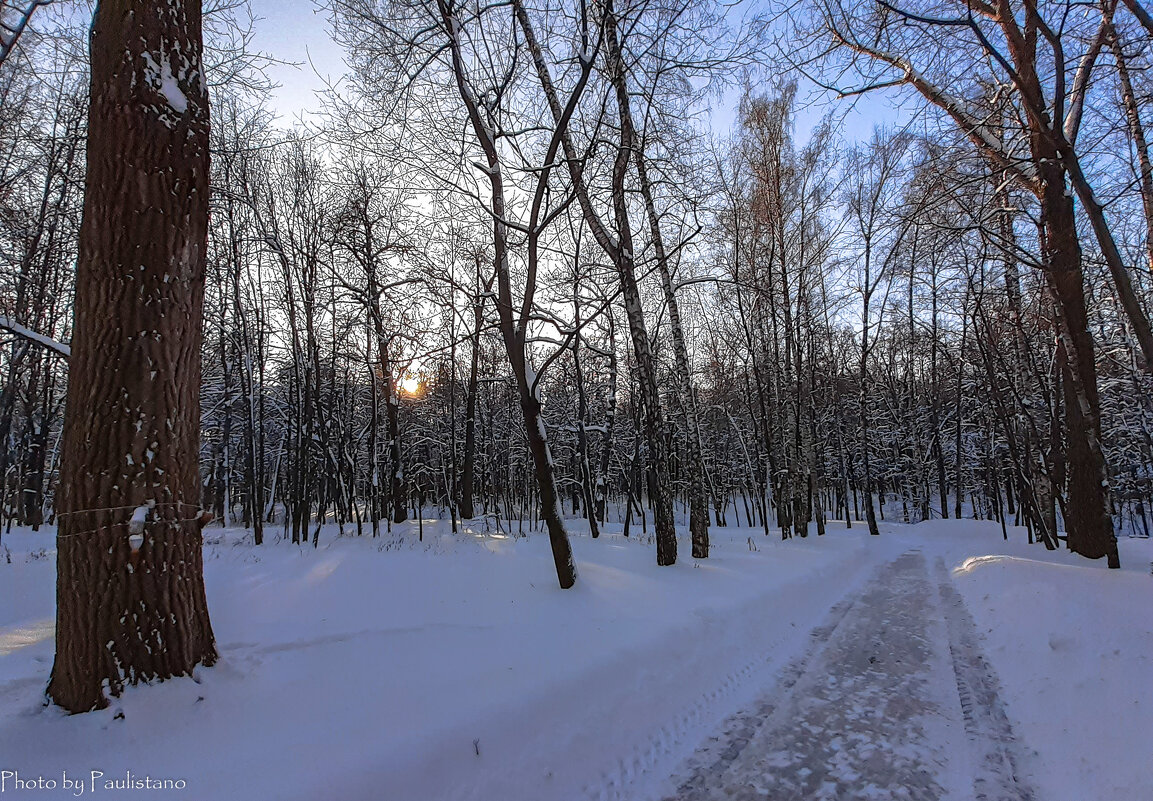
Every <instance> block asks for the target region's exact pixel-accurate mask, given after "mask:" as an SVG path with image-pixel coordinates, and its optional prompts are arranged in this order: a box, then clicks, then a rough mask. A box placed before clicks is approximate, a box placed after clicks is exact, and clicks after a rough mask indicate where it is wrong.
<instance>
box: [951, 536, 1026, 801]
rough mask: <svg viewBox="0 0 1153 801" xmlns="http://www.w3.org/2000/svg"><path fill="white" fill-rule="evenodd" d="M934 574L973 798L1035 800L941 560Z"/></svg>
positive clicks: (973, 630)
mask: <svg viewBox="0 0 1153 801" xmlns="http://www.w3.org/2000/svg"><path fill="white" fill-rule="evenodd" d="M935 570H936V574H937V586H938V592H939V593H940V596H941V608H942V610H943V611H944V614H945V623H946V625H947V626H948V630H949V653H950V655H951V656H952V661H953V673H954V676H955V678H956V681H957V695H958V697H959V698H960V700H961V713H962V716H963V717H964V721H965V734H966V735H967V736H968V740H969V750H970V755H971V757H972V765H973V796H974V798H975V799H976V801H1033V799H1034V795H1033V791H1032V789H1031V788H1030V787H1029V785H1028V784H1027V783H1026V782H1025V781H1024V780H1023V779H1022V778H1021V777H1020V771H1019V769H1018V761H1019V756H1018V755H1019V753H1020V751H1019V746H1018V744H1017V740H1016V737H1014V735H1013V727H1012V725H1010V723H1009V719H1008V717H1007V716H1006V715H1005V705H1004V704H1003V703H1002V701H1001V698H1000V695H999V683H998V681H997V677H996V675H995V674H994V673H993V669H992V668H991V667H990V666H989V664H988V662H986V661H985V658H984V656H982V654H981V649H980V647H979V645H978V638H977V627H976V626H975V625H974V623H973V618H972V616H971V615H970V614H969V610H968V609H966V608H965V604H964V601H962V600H961V596H960V594H959V593H958V592H957V590H956V588H955V587H954V586H953V581H952V579H950V578H949V572H948V570H947V569H946V567H945V560H944V559H942V558H941V557H937V560H936V564H935Z"/></svg>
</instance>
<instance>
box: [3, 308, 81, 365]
mask: <svg viewBox="0 0 1153 801" xmlns="http://www.w3.org/2000/svg"><path fill="white" fill-rule="evenodd" d="M0 330H4V331H8V332H10V333H13V334H15V335H16V336H18V337H22V338H24V339H27V340H29V341H30V342H35V343H36V344H37V345H40V346H41V347H44V348H48V350H50V351H53V352H55V353H56V354H57V355H58V356H60V357H62V358H65V359H67V358H69V357H70V356H71V355H72V348H71V346H69V345H66V344H65V343H63V342H59V341H57V340H55V339H53V338H52V337H50V336H46V335H45V334H41V333H39V332H36V331H33V330H32V329H31V328H28V327H26V326H23V325H20V323H18V322H16V321H15V320H11V319H9V318H7V317H0Z"/></svg>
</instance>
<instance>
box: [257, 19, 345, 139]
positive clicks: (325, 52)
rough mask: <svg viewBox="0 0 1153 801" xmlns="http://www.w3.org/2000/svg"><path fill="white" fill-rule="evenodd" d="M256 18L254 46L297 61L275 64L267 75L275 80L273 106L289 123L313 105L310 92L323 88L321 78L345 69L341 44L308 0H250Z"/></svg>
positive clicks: (312, 96) (313, 100)
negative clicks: (331, 35) (335, 40)
mask: <svg viewBox="0 0 1153 801" xmlns="http://www.w3.org/2000/svg"><path fill="white" fill-rule="evenodd" d="M251 4H252V12H253V14H255V15H256V16H257V17H258V18H259V19H257V21H256V29H255V40H254V43H253V44H254V46H255V47H256V48H257V49H258V50H261V51H263V52H265V53H267V54H269V55H271V56H274V57H276V58H279V59H283V60H284V61H290V62H296V63H297V64H298V66H289V65H280V66H274V67H272V68H271V69H270V70H269V77H270V78H272V79H273V80H274V81H275V82H276V83H279V84H280V88H278V89H277V90H276V91H275V92H274V103H273V105H274V107H275V108H276V109H277V110H278V111H279V113H280V115H281V117H282V120H281V121H282V123H284V124H288V123H290V122H291V121H292V120H293V119H294V118H296V117H297V116H298V115H300V114H301V113H302V112H305V111H308V110H310V109H315V108H316V106H317V102H316V98H315V95H314V93H315V92H316V91H318V90H320V89H323V88H324V78H329V77H330V78H331V79H332V80H336V79H337V78H339V77H340V75H341V74H343V72H344V61H343V60H342V57H341V51H340V48H339V47H337V46H336V45H335V44H334V43H333V42H332V40H331V39H330V38H329V35H328V23H327V20H326V16H325V14H323V13H322V12H319V11H317V10H316V5H315V4H314V3H313V1H312V0H251Z"/></svg>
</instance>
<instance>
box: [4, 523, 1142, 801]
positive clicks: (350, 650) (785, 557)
mask: <svg viewBox="0 0 1153 801" xmlns="http://www.w3.org/2000/svg"><path fill="white" fill-rule="evenodd" d="M574 527H575V523H574ZM614 532H619V527H618V528H617V529H613V528H611V527H610V530H609V532H608V534H607V535H606V536H603V537H601V538H600V539H599V540H592V539H590V538H589V537H588V536H576V537H575V538H574V550H575V552H576V556H577V559H578V565H579V569H580V579H579V582H578V585H577V587H576V588H575V589H574V590H569V591H562V590H560V589H559V588H558V587H557V585H556V579H555V575H554V573H553V572H552V567H551V555H550V553H549V548H548V544H547V540H546V539H545V538H544V537H543V536H531V537H529V538H527V539H519V540H517V539H512V538H508V537H494V536H485V535H482V534H479V533H478V534H462V535H459V536H456V537H453V536H452V535H449V534H447V533H445V528H444V525H443V523H435V522H431V521H430V522H429V523H428V524H427V525H426V526H425V531H424V534H425V538H424V542H423V543H421V542H418V541H417V532H416V527H415V526H407V525H406V526H402V527H398V528H397V529H396V530H395V531H394V534H393V536H392V537H389V538H382V539H377V540H373V539H371V538H362V539H357V538H338V537H336V536H335V533H334V532H327V533H326V534H322V536H321V547H320V548H319V549H318V550H313V549H312V548H311V547H303V548H298V547H296V546H292V545H289V544H286V543H272V542H269V543H268V544H266V545H264V546H262V547H260V548H255V547H253V546H251V545H250V544H246V540H245V538H244V535H243V532H239V531H223V532H222V531H221V530H219V529H213V528H210V529H209V530H208V531H207V532H206V533H207V534H208V544H207V545H206V549H205V556H206V568H205V570H206V579H207V582H208V593H209V605H210V609H211V613H212V618H213V625H214V628H215V632H216V636H217V641H218V643H219V644H220V651H221V660H220V662H219V664H218V665H217V666H216V667H214V668H211V669H208V670H203V671H201V672H200V674H199V675H198V676H197V677H196V678H195V680H190V679H182V680H176V681H170V682H165V683H163V684H158V685H153V686H150V687H136V688H131V689H130V690H129V691H128V692H127V693H126V694H125V695H124V696H123V697H122V698H120V699H114V701H113V704H112V705H111V707H110V708H109V709H108V710H104V711H100V712H96V713H91V714H87V715H81V716H74V717H67V716H64V715H62V714H61V713H59V712H58V711H57V710H56V709H54V708H52V707H45V706H44V705H43V688H44V686H45V684H46V682H47V678H48V671H49V670H50V668H51V661H52V618H53V595H54V588H53V581H54V572H55V564H54V561H55V555H54V552H53V538H52V535H51V533H50V532H47V531H45V532H41V533H38V534H32V533H31V532H21V531H17V532H14V533H13V534H11V535H6V536H5V538H4V541H3V542H4V547H6V548H8V549H9V551H10V558H11V561H10V562H8V561H7V560H6V559H5V558H4V551H3V548H0V690H2V695H0V777H6V778H4V782H5V785H4V787H2V788H0V792H2V793H4V794H9V793H11V794H13V795H12V797H14V798H23V797H29V798H31V797H45V798H51V797H63V795H64V793H65V792H67V793H68V794H69V795H75V794H76V790H75V788H69V789H67V790H65V788H64V787H63V786H62V783H63V777H64V773H65V772H67V776H68V779H69V780H70V781H75V780H76V779H78V778H79V779H83V780H84V785H85V790H86V792H85V795H98V796H100V797H102V798H110V799H112V798H134V797H137V796H138V795H139V792H138V791H117V790H109V789H104V784H103V782H105V781H108V780H116V781H121V782H123V781H124V779H125V778H126V773H128V772H131V775H132V778H133V779H143V778H144V777H145V776H147V777H149V778H150V779H153V780H156V779H162V780H163V779H168V780H172V782H173V783H175V782H177V781H180V782H183V783H184V789H183V790H177V789H172V790H169V791H160V795H167V794H168V793H175V794H177V795H183V796H184V797H189V798H196V799H198V801H208V800H210V799H241V798H243V799H294V798H295V799H316V798H338V799H387V800H388V801H401V800H404V799H414V800H415V801H426V800H428V801H431V800H433V799H481V800H484V801H487V800H488V799H500V800H501V801H517V800H518V799H524V800H525V801H529V800H531V801H537V799H541V798H554V799H558V800H559V801H568V800H569V799H572V800H573V801H577V800H578V799H586V798H587V799H614V798H615V799H629V800H630V801H633V800H635V801H643V799H648V798H658V797H661V796H662V795H665V794H667V793H669V792H671V791H672V790H673V789H675V787H674V785H673V784H671V782H672V779H671V777H672V776H673V775H674V773H675V772H676V770H677V768H678V766H680V765H681V764H682V763H683V762H684V760H685V759H686V758H688V757H689V756H690V755H691V754H692V753H693V752H694V750H695V749H696V748H697V746H698V745H699V744H700V743H701V741H702V740H704V739H705V738H706V737H707V736H708V735H709V734H710V733H711V732H713V731H714V730H715V729H716V728H717V727H718V726H719V725H720V724H721V723H722V722H723V721H724V720H725V719H726V718H727V717H728V716H729V715H731V714H732V713H734V712H736V711H738V710H740V709H743V708H746V707H747V706H748V705H749V704H751V703H752V702H753V701H754V700H755V699H756V698H758V697H759V696H761V695H762V694H763V693H764V692H765V691H766V690H767V689H768V688H771V687H772V686H773V685H774V683H775V681H776V680H777V677H778V676H779V675H780V674H781V672H782V670H783V669H784V668H785V667H786V666H787V665H788V664H790V662H791V661H792V660H795V659H796V658H797V657H798V656H799V655H801V654H802V653H804V652H805V650H806V647H807V646H808V644H809V643H810V641H811V637H810V632H812V631H813V630H814V629H816V628H818V627H819V626H821V625H822V624H823V623H825V621H826V619H827V618H828V617H829V614H830V609H832V608H833V607H834V606H836V605H837V604H839V603H841V602H843V601H846V600H847V599H851V598H853V597H854V596H855V594H856V593H858V592H859V591H860V589H861V588H862V587H864V586H866V584H867V583H868V582H869V581H870V579H871V578H872V577H873V576H874V574H875V573H876V572H877V570H878V569H880V568H881V567H882V566H883V565H885V564H887V563H890V562H892V561H893V560H895V559H897V558H898V557H899V556H900V554H902V553H904V552H906V551H907V550H909V549H911V548H917V549H920V550H921V551H922V552H923V553H924V554H925V556H926V558H927V559H928V560H930V561H932V560H934V559H936V558H937V557H938V556H939V557H942V558H943V559H944V560H945V563H946V566H947V568H948V570H949V575H950V576H951V581H952V582H953V583H954V584H955V586H956V588H957V590H958V591H959V593H960V595H961V597H962V598H963V599H964V602H965V605H966V606H967V608H968V610H969V612H970V613H971V615H972V617H973V619H974V621H975V623H976V625H977V629H978V631H979V632H980V633H981V635H982V637H983V638H984V640H983V644H984V647H985V651H986V656H987V658H988V660H989V661H990V663H991V664H992V667H993V669H994V671H995V672H996V674H997V675H998V676H999V678H1000V682H1001V687H1002V698H1003V699H1004V700H1005V702H1006V706H1007V710H1006V711H1007V714H1008V716H1009V718H1010V720H1011V722H1012V724H1013V726H1014V730H1015V732H1016V734H1017V736H1018V739H1019V740H1021V742H1022V744H1023V745H1024V746H1025V748H1026V750H1027V751H1028V755H1029V759H1028V760H1027V762H1028V764H1026V765H1025V766H1024V768H1025V769H1026V770H1027V771H1028V772H1029V774H1030V779H1031V781H1032V783H1033V786H1034V787H1035V788H1036V789H1037V791H1038V796H1037V797H1038V798H1044V799H1046V800H1047V801H1062V799H1068V801H1091V800H1092V799H1096V798H1101V799H1142V798H1150V797H1153V778H1151V777H1150V774H1149V769H1148V766H1149V765H1150V764H1153V737H1150V732H1153V702H1151V701H1150V700H1148V697H1147V696H1148V693H1147V692H1146V691H1145V689H1146V688H1145V683H1146V682H1147V681H1148V677H1149V676H1150V675H1151V671H1150V668H1151V667H1153V665H1151V660H1153V631H1151V625H1150V622H1149V621H1150V616H1149V611H1148V610H1149V609H1150V608H1151V602H1153V576H1150V575H1149V572H1150V560H1151V559H1153V548H1151V547H1150V542H1149V541H1147V540H1129V539H1123V540H1122V542H1121V558H1122V563H1123V565H1124V566H1125V569H1123V570H1122V571H1120V573H1118V572H1117V571H1112V572H1110V571H1107V570H1106V569H1105V566H1104V563H1103V562H1087V561H1085V560H1081V559H1078V558H1076V557H1072V556H1070V555H1068V554H1065V553H1061V552H1058V553H1055V554H1049V553H1047V552H1045V551H1044V550H1043V549H1041V547H1040V546H1034V547H1029V546H1026V545H1025V544H1024V542H1023V540H1024V534H1023V532H1019V531H1018V532H1014V531H1011V532H1010V537H1011V539H1012V540H1013V541H1011V542H1009V543H1004V542H1002V540H1001V534H1000V529H999V528H998V527H996V526H993V525H991V524H985V523H974V522H973V521H963V522H956V521H949V522H936V523H931V524H922V525H920V526H909V527H906V526H899V525H889V526H886V527H885V528H884V529H883V532H884V533H883V536H881V537H879V538H869V537H868V536H867V534H866V533H865V531H864V527H863V526H854V528H853V529H852V531H845V530H844V529H843V527H842V526H840V525H837V524H833V525H831V526H830V533H829V534H828V535H827V536H825V537H820V538H818V537H816V536H810V537H809V538H807V539H803V540H802V539H794V540H791V541H788V542H780V541H779V540H778V539H777V538H776V537H775V536H774V537H765V536H764V535H763V533H759V532H757V531H753V530H747V529H718V528H714V529H713V541H714V550H713V555H712V556H711V557H710V558H709V559H708V560H704V561H700V562H697V561H694V560H691V559H688V558H686V557H687V554H688V550H689V549H688V544H687V542H685V543H682V545H681V553H682V561H681V562H680V563H678V564H677V565H676V566H674V567H672V568H658V567H656V565H655V558H654V553H653V546H652V545H651V543H646V542H640V541H637V540H636V539H632V540H626V539H624V538H623V537H621V536H620V535H619V533H614ZM750 543H751V545H752V547H753V548H755V549H756V550H752V548H751V547H750ZM938 628H939V627H938ZM92 771H99V772H102V773H103V776H102V777H98V778H97V780H96V783H95V785H93V784H92V783H91V776H92ZM16 773H18V777H17V776H14V775H11V774H16ZM16 778H19V779H20V780H21V781H22V782H28V781H35V780H37V779H41V778H42V779H43V780H44V782H49V781H54V782H55V783H56V787H55V788H54V789H40V790H17V789H15V781H16Z"/></svg>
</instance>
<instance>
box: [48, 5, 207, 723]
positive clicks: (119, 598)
mask: <svg viewBox="0 0 1153 801" xmlns="http://www.w3.org/2000/svg"><path fill="white" fill-rule="evenodd" d="M200 20H201V11H200V4H199V3H193V2H190V1H189V0H170V2H169V3H167V4H164V5H162V6H158V5H141V4H139V3H136V2H131V0H102V2H101V3H100V4H99V5H98V6H97V10H96V17H95V20H94V22H93V26H92V34H91V48H92V51H91V54H92V61H91V90H90V112H89V135H88V174H87V178H86V182H85V205H84V219H83V223H82V227H81V232H80V252H79V258H78V260H77V275H76V304H75V323H74V327H73V331H74V336H73V347H72V358H71V361H70V365H69V369H70V376H69V382H68V406H67V412H68V413H67V417H66V420H65V427H64V434H63V443H64V444H63V457H62V464H61V480H60V490H59V497H58V498H57V509H58V510H59V512H58V517H59V531H58V535H57V550H58V579H57V617H56V661H55V663H54V665H53V668H52V678H51V681H50V683H49V685H48V695H49V697H50V698H52V700H54V701H55V702H56V703H58V704H59V705H60V706H62V707H64V708H65V709H67V710H69V711H70V712H84V711H87V710H91V709H96V708H101V707H104V706H106V705H107V703H108V701H107V699H106V698H105V697H104V692H103V684H104V682H107V683H108V688H109V691H110V692H111V693H112V694H113V695H117V694H119V693H120V691H121V690H122V688H123V686H124V684H125V683H126V682H127V683H135V682H137V681H140V680H145V681H147V680H151V679H162V678H167V677H171V676H181V675H189V674H191V673H192V670H193V668H194V667H196V665H198V664H205V665H211V664H212V663H213V662H214V661H215V660H216V646H215V642H214V638H213V634H212V626H211V624H210V622H209V617H208V606H207V602H206V598H205V592H204V578H203V566H202V555H201V535H200V522H199V519H198V518H199V515H198V514H197V510H198V508H199V503H198V499H199V494H200V486H199V483H200V482H199V470H198V464H197V458H198V447H197V444H198V437H199V427H200V393H199V390H200V343H201V334H202V326H203V317H202V307H203V301H204V269H205V253H206V249H207V223H208V96H207V90H206V87H205V85H204V84H203V82H202V80H201V77H200V76H201V75H202V72H201V49H202V45H201V22H200ZM140 507H145V508H146V509H147V515H144V513H143V512H142V511H141V508H140ZM134 509H136V510H137V511H136V512H134V511H133V510H134ZM133 517H136V518H137V519H138V520H139V521H140V522H141V523H143V525H142V526H140V525H139V524H134V525H133V529H132V530H133V531H136V530H138V529H142V535H143V540H142V542H141V543H140V544H139V547H138V550H136V549H134V548H133V547H132V545H131V544H130V539H129V536H130V535H129V531H130V528H129V520H130V519H132V518H133ZM145 517H147V520H146V521H145V519H144V518H145ZM133 542H134V541H133Z"/></svg>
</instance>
